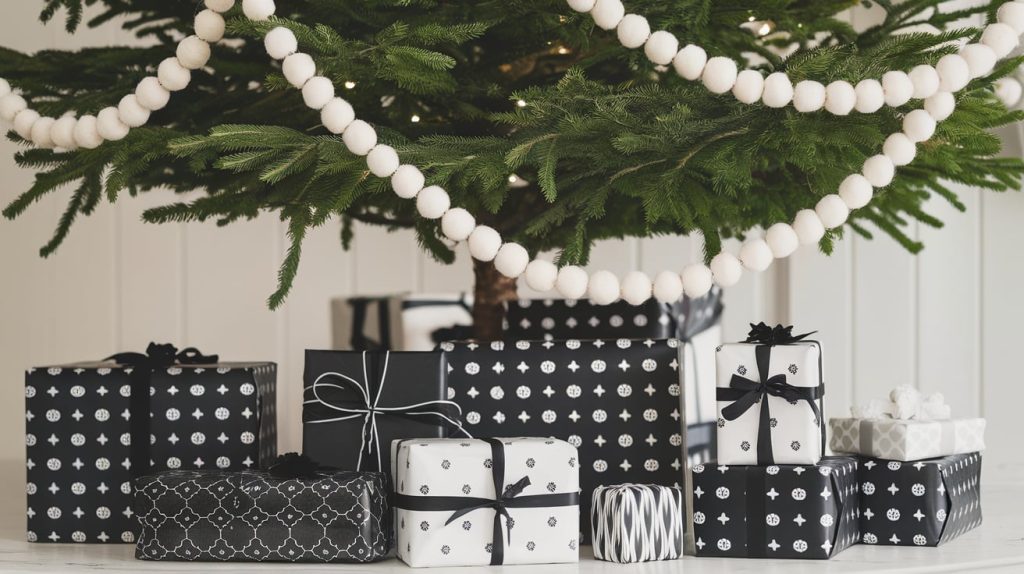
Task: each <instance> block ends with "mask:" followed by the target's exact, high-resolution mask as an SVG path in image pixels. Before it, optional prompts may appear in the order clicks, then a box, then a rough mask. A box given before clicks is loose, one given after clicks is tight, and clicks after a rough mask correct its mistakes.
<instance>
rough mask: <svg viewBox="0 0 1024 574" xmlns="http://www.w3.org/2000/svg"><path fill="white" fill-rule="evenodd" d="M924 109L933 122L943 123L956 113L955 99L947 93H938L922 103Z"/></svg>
mask: <svg viewBox="0 0 1024 574" xmlns="http://www.w3.org/2000/svg"><path fill="white" fill-rule="evenodd" d="M924 109H925V110H926V111H927V112H928V113H929V114H931V116H932V117H933V118H935V121H937V122H941V121H944V120H946V119H947V118H949V116H951V115H953V112H954V111H956V98H955V97H954V96H953V94H951V93H949V92H939V93H937V94H935V95H934V96H932V97H930V98H928V99H927V100H925V101H924Z"/></svg>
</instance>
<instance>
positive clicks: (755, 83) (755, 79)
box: [732, 70, 764, 104]
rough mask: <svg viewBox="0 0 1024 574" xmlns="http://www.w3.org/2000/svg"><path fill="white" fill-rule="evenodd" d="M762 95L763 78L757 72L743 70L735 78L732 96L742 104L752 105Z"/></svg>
mask: <svg viewBox="0 0 1024 574" xmlns="http://www.w3.org/2000/svg"><path fill="white" fill-rule="evenodd" d="M763 93H764V77H762V76H761V72H758V71H757V70H743V71H742V72H740V73H739V74H738V75H737V76H736V84H735V85H734V86H733V87H732V95H733V96H734V97H735V98H736V99H737V100H738V101H740V102H742V103H744V104H753V103H755V102H757V101H758V100H760V99H761V94H763Z"/></svg>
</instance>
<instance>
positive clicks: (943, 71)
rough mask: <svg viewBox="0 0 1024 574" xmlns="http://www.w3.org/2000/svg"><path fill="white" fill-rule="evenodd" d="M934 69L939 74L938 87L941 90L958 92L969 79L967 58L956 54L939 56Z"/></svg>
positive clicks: (969, 70) (969, 71)
mask: <svg viewBox="0 0 1024 574" xmlns="http://www.w3.org/2000/svg"><path fill="white" fill-rule="evenodd" d="M935 71H936V72H937V73H938V74H939V89H940V90H942V91H943V92H959V91H960V90H962V89H964V88H965V87H967V84H968V83H969V82H970V81H971V68H970V66H968V65H967V60H965V59H964V58H963V56H960V55H958V54H946V55H945V56H943V57H941V58H939V61H938V62H937V63H936V64H935ZM932 95H933V96H934V95H935V94H932Z"/></svg>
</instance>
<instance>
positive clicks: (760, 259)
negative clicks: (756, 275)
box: [740, 237, 775, 271]
mask: <svg viewBox="0 0 1024 574" xmlns="http://www.w3.org/2000/svg"><path fill="white" fill-rule="evenodd" d="M774 259H775V255H773V254H772V248H771V247H768V242H767V241H765V240H764V239H762V238H760V237H757V238H754V239H750V240H748V241H747V242H746V243H744V244H743V246H742V247H740V261H741V262H742V263H743V266H744V267H746V268H747V269H749V270H751V271H764V270H765V269H768V267H769V266H771V264H772V261H773V260H774Z"/></svg>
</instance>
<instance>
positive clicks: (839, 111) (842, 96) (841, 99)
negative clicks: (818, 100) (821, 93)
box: [825, 80, 857, 116]
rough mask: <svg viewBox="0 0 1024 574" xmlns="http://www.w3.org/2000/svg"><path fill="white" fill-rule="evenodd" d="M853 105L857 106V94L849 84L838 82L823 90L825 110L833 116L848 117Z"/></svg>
mask: <svg viewBox="0 0 1024 574" xmlns="http://www.w3.org/2000/svg"><path fill="white" fill-rule="evenodd" d="M855 105H857V92H856V90H854V88H853V84H851V83H850V82H844V81H843V80H838V81H835V82H832V83H831V84H829V85H828V87H827V88H825V109H826V110H828V111H829V112H830V113H832V114H833V115H836V116H845V115H849V113H850V112H852V111H853V107H854V106H855Z"/></svg>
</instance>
